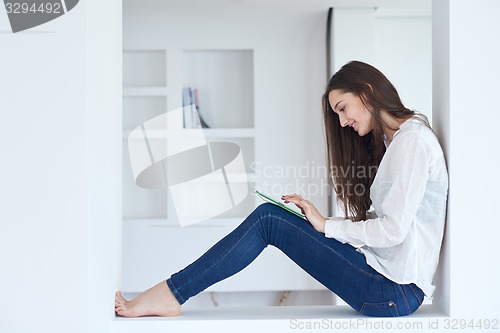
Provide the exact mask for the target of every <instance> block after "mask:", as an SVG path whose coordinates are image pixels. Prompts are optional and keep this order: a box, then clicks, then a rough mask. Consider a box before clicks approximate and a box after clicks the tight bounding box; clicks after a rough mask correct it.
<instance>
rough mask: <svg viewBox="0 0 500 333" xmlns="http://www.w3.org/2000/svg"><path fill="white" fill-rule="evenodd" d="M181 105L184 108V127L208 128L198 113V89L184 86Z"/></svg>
mask: <svg viewBox="0 0 500 333" xmlns="http://www.w3.org/2000/svg"><path fill="white" fill-rule="evenodd" d="M182 107H183V110H184V128H209V127H210V126H208V124H207V123H206V122H205V120H204V119H203V117H202V116H201V114H200V104H199V95H198V89H197V88H193V87H185V88H184V89H183V90H182Z"/></svg>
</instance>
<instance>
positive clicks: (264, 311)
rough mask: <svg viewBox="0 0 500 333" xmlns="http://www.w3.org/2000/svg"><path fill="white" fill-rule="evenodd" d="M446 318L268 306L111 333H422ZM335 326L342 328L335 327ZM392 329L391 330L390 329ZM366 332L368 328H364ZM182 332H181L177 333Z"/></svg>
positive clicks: (190, 313) (194, 312)
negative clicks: (418, 330)
mask: <svg viewBox="0 0 500 333" xmlns="http://www.w3.org/2000/svg"><path fill="white" fill-rule="evenodd" d="M440 317H446V314H444V313H442V312H439V311H436V307H435V306H432V305H423V306H422V307H421V308H420V309H419V310H418V311H417V312H415V313H414V314H412V315H410V316H405V317H397V318H375V317H366V316H363V315H361V314H359V313H357V312H356V311H354V310H353V309H351V308H350V307H348V306H283V307H279V306H269V307H221V308H194V307H193V308H186V309H183V311H182V314H181V315H180V316H179V317H172V318H160V317H141V318H121V317H116V318H115V320H114V322H113V332H121V333H128V332H148V333H149V332H151V333H156V332H162V333H164V332H179V330H183V331H185V332H211V329H213V328H217V332H225V331H226V330H227V332H235V329H236V330H237V332H247V331H248V332H253V333H254V332H258V331H259V330H263V329H265V331H266V332H269V331H272V332H280V331H288V332H290V331H293V330H294V328H295V330H298V329H299V327H298V325H322V326H323V328H324V329H326V328H328V329H335V331H344V330H345V331H352V329H353V326H352V325H355V326H356V327H357V329H362V328H367V327H366V325H382V324H383V323H385V325H387V324H389V322H391V324H389V325H396V324H397V322H404V323H406V324H407V323H408V322H409V323H417V325H418V324H421V325H422V329H425V328H427V327H428V325H429V322H430V320H432V319H433V318H440ZM336 325H339V326H342V327H344V329H343V328H342V327H335V326H336ZM393 327H394V326H393ZM368 328H369V327H368ZM181 332H182V331H181Z"/></svg>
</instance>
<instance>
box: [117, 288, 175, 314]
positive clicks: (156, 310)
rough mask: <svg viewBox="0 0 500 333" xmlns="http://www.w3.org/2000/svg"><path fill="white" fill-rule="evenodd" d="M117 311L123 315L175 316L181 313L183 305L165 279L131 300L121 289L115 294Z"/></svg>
mask: <svg viewBox="0 0 500 333" xmlns="http://www.w3.org/2000/svg"><path fill="white" fill-rule="evenodd" d="M115 312H116V313H117V314H118V315H120V316H123V317H140V316H160V317H173V316H178V315H180V313H181V306H180V304H179V302H177V299H176V298H175V296H174V295H173V294H172V292H171V291H170V289H169V288H168V286H167V284H166V282H165V281H162V282H160V283H158V284H157V285H156V286H154V287H152V288H150V289H148V290H146V291H145V292H143V293H142V294H140V295H139V296H137V297H136V298H134V299H133V300H131V301H127V300H126V299H125V298H124V297H123V295H122V293H121V292H120V291H117V292H116V294H115Z"/></svg>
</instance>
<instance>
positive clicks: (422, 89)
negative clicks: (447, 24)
mask: <svg viewBox="0 0 500 333" xmlns="http://www.w3.org/2000/svg"><path fill="white" fill-rule="evenodd" d="M431 28H432V27H431V14H430V8H429V10H428V11H427V9H426V8H425V6H424V7H423V8H422V9H421V10H418V11H416V10H415V9H412V8H411V7H410V8H408V9H405V8H396V9H394V8H391V7H381V8H377V9H376V8H374V7H365V8H362V7H361V8H359V7H358V8H355V7H351V8H349V7H340V8H335V9H334V21H333V67H332V69H333V70H334V71H337V70H338V69H339V68H340V67H341V66H342V65H343V64H345V63H347V62H349V61H351V60H360V61H364V62H367V63H370V64H372V65H373V66H375V67H376V68H378V69H379V70H380V71H382V73H384V74H385V75H386V76H387V78H388V79H389V80H390V81H391V82H392V83H393V84H394V86H395V87H396V89H397V90H398V92H399V94H400V96H401V99H402V101H403V103H404V104H405V106H406V107H408V108H410V109H414V110H417V111H419V112H421V113H423V114H425V115H427V117H428V118H429V120H431V119H432V52H431V50H432V49H431V44H432V39H431V37H432V34H431Z"/></svg>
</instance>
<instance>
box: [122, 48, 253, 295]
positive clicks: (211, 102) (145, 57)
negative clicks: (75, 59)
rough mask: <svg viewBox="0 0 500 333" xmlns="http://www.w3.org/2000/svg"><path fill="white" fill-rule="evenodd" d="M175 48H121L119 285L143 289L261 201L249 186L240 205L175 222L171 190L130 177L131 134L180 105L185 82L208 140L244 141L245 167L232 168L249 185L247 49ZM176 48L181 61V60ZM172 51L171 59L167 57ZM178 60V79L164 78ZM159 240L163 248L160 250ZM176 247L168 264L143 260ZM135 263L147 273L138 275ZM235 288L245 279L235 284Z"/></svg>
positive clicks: (188, 132) (160, 134)
mask: <svg viewBox="0 0 500 333" xmlns="http://www.w3.org/2000/svg"><path fill="white" fill-rule="evenodd" d="M172 53H173V54H174V56H173V57H172V58H170V57H169V51H168V50H166V49H165V50H125V51H124V55H123V57H124V68H123V82H124V89H123V91H124V93H123V94H124V96H123V140H124V145H123V146H124V151H123V216H124V235H125V236H124V258H125V261H124V289H125V290H128V291H140V290H143V289H144V288H146V287H147V286H148V285H150V284H151V283H152V281H155V280H157V279H163V278H165V277H166V276H165V274H167V273H166V272H172V273H173V272H175V271H176V270H179V269H181V268H183V267H184V266H186V265H187V264H189V263H190V262H191V261H193V260H195V259H196V258H197V257H198V256H199V255H201V254H202V253H203V252H204V251H206V250H207V249H208V248H209V247H210V246H211V245H213V244H214V243H215V242H216V241H217V240H219V239H221V238H222V237H223V236H225V235H226V234H227V233H228V232H230V231H231V230H232V229H233V228H234V227H236V226H237V225H238V224H239V223H240V222H241V221H242V220H243V219H244V218H245V217H246V216H247V215H248V214H249V213H250V212H251V211H252V210H253V209H254V208H255V207H256V205H257V204H258V203H257V202H256V199H255V197H254V196H253V194H250V195H248V196H247V198H246V199H245V200H244V201H243V202H242V203H241V204H239V205H238V206H237V207H235V208H234V209H232V210H229V211H227V212H226V213H223V214H221V215H220V216H218V217H216V218H212V219H209V220H207V221H204V222H201V223H198V224H195V225H192V226H188V227H180V225H179V222H178V220H177V218H176V211H175V207H174V205H173V203H172V201H171V200H170V198H169V195H168V190H167V191H165V190H150V189H142V188H140V187H138V186H137V185H136V184H135V182H134V179H133V176H132V170H131V168H130V156H129V155H128V146H127V139H128V136H129V135H130V133H131V131H132V130H133V129H134V128H136V127H137V126H140V125H141V124H142V123H144V122H145V121H147V120H149V119H151V118H153V117H155V116H159V115H161V114H164V113H166V112H168V111H169V110H172V109H177V108H179V107H180V106H181V105H179V104H178V102H179V101H180V97H181V95H182V88H183V87H188V86H189V87H193V88H197V89H198V90H199V92H200V93H199V99H200V104H201V107H200V113H201V115H202V116H203V117H204V118H205V121H206V122H207V123H208V124H209V125H210V128H205V129H203V133H204V135H205V138H206V140H207V142H217V141H224V142H233V143H235V144H237V145H238V146H239V147H240V148H241V151H242V155H243V159H244V161H245V168H246V170H247V173H246V174H241V175H239V176H238V175H236V176H237V177H236V178H235V180H236V181H247V180H249V181H250V182H249V183H248V185H249V193H251V189H250V187H251V181H252V180H253V179H254V176H253V174H252V172H251V164H252V163H253V162H254V161H255V145H254V138H255V127H254V110H253V79H252V77H253V53H252V50H220V51H218V50H185V51H182V52H178V51H177V52H176V51H172ZM179 54H180V55H181V58H182V65H181V64H179V63H178V60H179ZM169 59H172V60H170V61H171V63H169ZM180 65H181V68H182V73H179V74H180V75H179V76H178V78H179V77H182V78H183V79H182V84H179V82H178V80H174V82H173V84H171V85H170V84H168V83H169V82H168V80H167V78H168V77H169V73H167V69H168V68H176V69H178V68H179V66H180ZM197 131H198V130H196V129H192V128H185V129H184V130H183V131H182V135H183V136H185V138H186V139H187V140H189V138H190V137H194V136H196V135H197ZM149 134H150V137H151V138H166V139H167V140H168V139H169V138H168V136H169V134H170V133H168V132H167V131H165V130H158V131H156V132H155V131H152V132H149ZM175 135H178V134H175ZM209 199H212V198H208V200H209ZM193 209H196V202H193ZM192 240H196V241H195V242H192ZM186 244H188V246H186ZM159 248H161V253H159V252H157V250H158V249H159ZM179 252H182V253H183V255H182V256H172V257H170V258H169V260H168V264H167V267H165V265H163V266H154V265H151V260H141V256H148V257H150V258H151V257H153V258H154V257H157V259H158V260H161V259H162V258H164V254H165V253H179ZM135 271H141V272H148V273H149V274H147V273H146V274H140V275H138V274H135V273H134V272H135ZM155 276H157V277H156V278H155ZM153 279H154V280H153ZM240 288H243V289H245V288H247V287H244V286H241V287H233V288H232V289H240ZM215 289H217V288H215ZM222 289H224V290H226V289H227V288H222ZM229 289H231V288H229Z"/></svg>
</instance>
